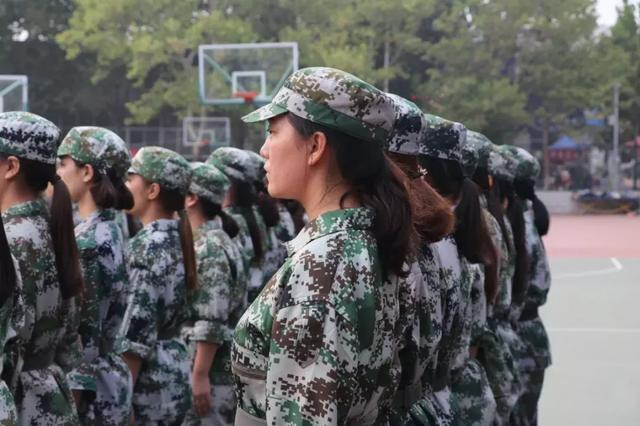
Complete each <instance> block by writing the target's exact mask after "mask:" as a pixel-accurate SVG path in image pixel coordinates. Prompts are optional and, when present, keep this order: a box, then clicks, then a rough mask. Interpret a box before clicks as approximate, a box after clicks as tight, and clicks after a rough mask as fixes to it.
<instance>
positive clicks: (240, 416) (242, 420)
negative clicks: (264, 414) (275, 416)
mask: <svg viewBox="0 0 640 426" xmlns="http://www.w3.org/2000/svg"><path fill="white" fill-rule="evenodd" d="M266 424H267V420H266V419H261V418H259V417H256V416H254V415H251V414H249V413H247V412H246V411H244V410H243V409H242V408H241V407H239V406H238V407H236V419H235V421H234V422H233V425H234V426H265V425H266Z"/></svg>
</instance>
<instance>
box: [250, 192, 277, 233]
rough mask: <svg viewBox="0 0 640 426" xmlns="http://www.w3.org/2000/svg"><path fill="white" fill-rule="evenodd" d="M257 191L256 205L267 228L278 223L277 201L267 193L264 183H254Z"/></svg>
mask: <svg viewBox="0 0 640 426" xmlns="http://www.w3.org/2000/svg"><path fill="white" fill-rule="evenodd" d="M255 188H256V193H257V202H256V204H257V206H258V211H259V212H260V215H261V216H262V219H263V220H264V223H265V225H267V228H272V227H274V226H277V225H278V223H280V212H279V211H278V203H277V201H276V200H275V199H274V198H273V197H271V196H270V195H269V193H268V192H267V188H265V187H264V184H262V183H258V184H256V185H255Z"/></svg>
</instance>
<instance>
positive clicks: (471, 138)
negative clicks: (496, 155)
mask: <svg viewBox="0 0 640 426" xmlns="http://www.w3.org/2000/svg"><path fill="white" fill-rule="evenodd" d="M464 144H465V146H469V147H470V149H473V150H474V151H475V152H476V153H477V155H478V160H477V162H478V163H477V165H476V167H481V168H483V169H487V170H488V168H489V154H491V151H492V150H493V143H492V142H491V141H490V140H489V139H488V138H487V137H486V136H485V135H483V134H482V133H478V132H474V131H471V130H469V131H468V132H467V140H466V141H465V143H464Z"/></svg>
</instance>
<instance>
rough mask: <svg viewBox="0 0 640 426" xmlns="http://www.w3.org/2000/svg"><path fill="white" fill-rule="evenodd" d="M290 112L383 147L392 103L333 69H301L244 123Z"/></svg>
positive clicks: (391, 115)
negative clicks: (269, 101) (268, 102)
mask: <svg viewBox="0 0 640 426" xmlns="http://www.w3.org/2000/svg"><path fill="white" fill-rule="evenodd" d="M286 112H290V113H291V114H295V115H297V116H298V117H301V118H304V119H306V120H309V121H312V122H314V123H318V124H322V125H325V126H328V127H331V128H333V129H336V130H339V131H341V132H344V133H346V134H348V135H351V136H353V137H356V138H359V139H362V140H366V141H371V142H377V143H379V144H383V143H384V142H385V141H386V140H387V139H388V137H389V133H390V132H391V129H392V128H393V121H394V117H395V113H394V108H393V102H392V101H391V98H389V97H388V96H387V95H386V94H385V93H384V92H382V91H380V90H379V89H377V88H375V87H374V86H372V85H371V84H369V83H367V82H365V81H362V80H360V79H359V78H358V77H356V76H354V75H351V74H349V73H346V72H344V71H341V70H338V69H335V68H324V67H314V68H303V69H300V70H298V71H296V72H294V73H293V74H291V75H290V76H289V78H287V80H286V81H285V82H284V85H283V86H282V87H281V88H280V90H279V91H278V93H276V95H275V96H274V98H273V100H272V101H271V103H270V104H268V105H265V106H263V107H262V108H260V109H258V110H256V111H254V112H252V113H250V114H248V115H245V116H244V117H242V119H243V120H244V121H245V122H247V123H254V122H258V121H264V120H268V119H270V118H273V117H275V116H277V115H280V114H284V113H286Z"/></svg>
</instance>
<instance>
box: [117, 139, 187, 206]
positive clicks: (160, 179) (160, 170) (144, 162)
mask: <svg viewBox="0 0 640 426" xmlns="http://www.w3.org/2000/svg"><path fill="white" fill-rule="evenodd" d="M129 173H135V174H137V175H140V176H142V177H143V178H145V179H146V180H148V181H150V182H156V183H158V184H159V185H160V186H161V187H165V188H168V189H173V190H178V191H179V192H180V193H181V194H183V195H186V194H187V193H188V192H189V185H190V184H191V167H189V163H188V162H187V160H185V159H184V157H183V156H182V155H180V154H178V153H176V152H173V151H171V150H170V149H166V148H161V147H158V146H145V147H143V148H140V150H139V151H138V152H137V153H136V155H135V157H133V160H131V167H129Z"/></svg>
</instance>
